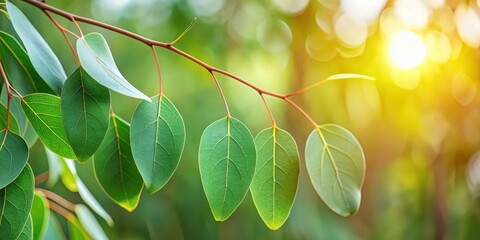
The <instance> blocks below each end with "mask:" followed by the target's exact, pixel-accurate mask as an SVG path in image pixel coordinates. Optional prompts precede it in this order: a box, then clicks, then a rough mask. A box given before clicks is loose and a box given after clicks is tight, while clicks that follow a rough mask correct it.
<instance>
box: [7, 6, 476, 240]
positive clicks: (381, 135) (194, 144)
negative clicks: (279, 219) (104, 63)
mask: <svg viewBox="0 0 480 240" xmlns="http://www.w3.org/2000/svg"><path fill="white" fill-rule="evenodd" d="M15 3H16V4H17V6H19V7H20V8H21V9H22V10H23V11H24V12H26V13H27V16H28V17H29V18H30V20H31V21H32V22H33V23H34V25H35V26H36V27H37V28H38V29H39V31H40V32H41V33H42V35H43V36H44V37H45V38H46V39H47V41H48V42H49V43H50V45H51V46H52V48H53V49H54V51H55V52H56V54H57V55H58V56H59V58H60V59H61V61H62V63H63V64H64V67H65V69H66V71H67V72H72V71H73V70H74V68H75V66H76V64H75V61H74V58H73V57H72V55H71V53H70V51H69V49H68V46H67V44H66V43H65V41H64V39H63V38H62V36H61V34H60V32H59V31H58V30H57V29H56V28H55V26H54V25H53V24H52V23H51V22H49V21H48V19H47V18H46V17H45V16H44V15H43V14H42V13H41V12H40V11H39V10H38V9H35V8H34V7H31V6H28V5H27V4H23V3H21V1H15ZM48 3H49V4H51V5H53V6H56V7H58V8H60V9H63V10H66V11H69V12H73V13H76V14H79V15H83V16H87V17H91V18H94V19H96V20H100V21H104V22H106V23H109V24H113V25H115V26H119V27H121V28H125V29H127V30H130V31H133V32H136V33H139V34H141V35H144V36H146V37H149V38H153V39H156V40H160V41H164V42H169V41H172V40H173V39H175V38H176V37H177V36H178V35H179V34H180V33H181V32H183V30H184V29H185V28H186V27H187V26H188V25H189V23H190V22H191V21H192V20H193V18H194V17H197V22H196V23H195V25H194V27H193V28H192V29H191V31H190V32H189V33H188V34H187V35H186V36H185V37H184V38H182V39H181V40H180V41H179V42H178V43H177V44H176V46H177V47H178V48H180V49H182V50H184V51H186V52H188V53H190V54H192V55H193V56H195V57H198V58H199V59H201V60H203V61H205V62H206V63H209V64H211V65H214V66H217V67H219V68H222V69H225V70H228V71H230V72H232V73H234V74H237V75H239V76H241V77H243V78H245V79H247V80H248V81H250V82H251V83H254V84H256V85H258V86H261V87H263V88H265V89H268V90H271V91H275V92H279V93H287V92H290V91H293V90H295V89H299V88H301V87H304V86H306V85H309V84H312V83H315V82H317V81H319V80H321V79H323V78H325V77H327V76H329V75H332V74H337V73H360V74H366V75H369V76H373V77H375V78H376V81H365V80H346V81H334V82H329V83H326V84H323V85H321V86H320V87H318V88H315V89H313V90H311V91H309V92H307V93H304V94H302V95H299V96H295V97H294V98H293V100H294V101H295V102H297V103H298V105H300V106H302V107H303V108H304V109H305V110H306V111H307V112H308V113H309V114H311V115H312V116H313V118H314V119H315V120H316V121H317V122H318V123H336V124H339V125H342V126H344V127H346V128H348V129H349V130H350V131H352V132H353V133H354V134H355V135H356V136H357V138H358V139H359V141H360V143H361V144H362V146H363V148H364V151H365V155H366V159H367V169H366V178H365V183H364V188H363V190H362V204H361V207H360V210H359V212H358V214H357V215H356V216H354V217H349V218H343V217H340V216H337V215H335V214H334V213H333V212H331V211H330V210H329V209H328V208H327V207H326V206H325V205H324V204H323V203H322V201H321V199H320V198H319V197H318V196H317V194H316V193H315V191H314V189H313V187H312V185H311V183H310V180H309V178H308V175H307V172H306V169H305V166H304V161H303V149H304V146H305V141H306V138H307V136H308V134H309V133H310V131H311V130H312V126H311V125H309V123H308V121H307V120H306V119H305V118H304V117H303V116H302V115H301V114H300V113H298V112H297V111H296V110H295V109H293V108H291V107H290V106H288V105H287V104H286V103H284V102H282V101H279V100H277V99H273V98H268V99H267V100H268V102H269V103H270V105H271V107H272V109H273V112H274V115H275V117H276V119H277V121H278V125H279V126H280V127H281V128H284V129H286V130H287V131H289V132H291V133H292V134H293V136H294V138H295V139H296V140H297V143H298V146H299V149H300V153H301V156H302V161H301V165H302V167H301V173H300V181H299V188H298V193H297V198H296V201H295V203H294V206H293V210H292V212H291V216H290V218H289V219H288V221H287V222H286V223H285V225H284V226H283V227H282V228H281V229H280V230H278V231H275V232H273V231H270V230H268V229H267V227H266V226H265V225H264V224H263V222H262V221H261V219H260V217H259V216H258V214H257V213H256V210H255V207H254V205H253V202H252V200H251V196H250V195H249V194H248V195H247V197H246V198H245V201H244V202H243V203H242V205H241V206H240V207H239V209H238V210H237V211H236V212H235V213H234V214H233V216H232V217H231V218H230V219H228V220H227V221H226V222H222V223H217V222H215V221H214V220H213V217H212V215H211V213H210V210H209V207H208V204H207V201H206V198H205V195H204V193H203V189H202V186H201V182H200V175H199V172H198V160H197V152H198V145H199V140H200V136H201V133H202V131H203V130H204V128H205V127H206V126H207V125H208V124H210V123H211V122H213V121H214V120H216V119H218V118H221V117H224V116H225V111H224V109H223V105H222V102H221V98H220V96H219V94H218V91H217V89H216V87H215V85H214V82H213V80H212V79H211V77H210V76H209V74H208V72H206V71H205V70H204V69H202V68H201V67H199V66H197V65H195V64H194V63H192V62H190V61H188V60H186V59H184V58H182V57H180V56H178V55H175V54H172V53H171V52H169V51H167V50H161V49H159V51H158V53H159V58H160V64H161V68H162V74H163V77H164V84H165V85H164V90H165V94H166V95H167V96H169V98H170V99H171V100H172V101H173V102H174V103H175V104H176V106H177V108H178V109H179V110H180V112H181V113H182V115H183V117H184V120H185V123H186V128H187V142H186V146H185V151H184V154H183V157H182V160H181V163H180V166H179V168H178V170H177V171H176V173H175V175H174V176H173V178H172V179H171V181H170V182H169V183H168V184H167V185H166V186H165V187H164V188H163V189H162V190H161V191H160V192H158V193H156V194H155V195H153V196H147V195H146V194H144V195H143V196H142V198H141V201H140V204H139V206H138V208H137V209H136V210H135V211H134V212H133V213H128V212H126V211H125V210H123V209H121V208H120V207H118V206H117V205H116V204H115V203H113V202H112V201H111V200H110V199H109V198H108V197H107V196H106V195H105V194H104V193H103V192H102V191H101V189H100V187H99V186H98V184H97V183H96V181H95V178H94V175H93V170H92V164H91V162H89V163H87V164H85V165H82V166H77V168H78V171H79V174H80V176H81V178H82V179H83V180H84V182H85V183H86V185H87V186H88V187H89V189H90V190H91V191H92V193H93V194H94V195H95V197H96V198H97V199H98V200H99V201H100V203H101V205H102V206H103V207H104V208H105V209H106V210H107V211H108V212H109V213H110V214H111V215H112V217H113V219H114V221H115V226H114V227H112V228H110V227H108V226H107V225H106V224H105V222H104V221H103V220H101V219H99V222H100V223H101V224H102V225H103V227H104V229H105V231H106V232H107V234H108V235H109V236H110V237H111V238H112V239H478V238H479V234H478V227H479V226H480V202H479V200H478V196H479V195H480V154H478V153H477V151H478V150H480V134H479V133H480V111H479V110H480V109H479V106H480V98H479V94H478V83H479V79H480V75H479V63H480V61H479V60H480V59H479V58H480V52H479V50H478V47H479V45H480V1H474V0H471V1H464V0H463V1H462V0H394V1H388V0H368V1H363V0H265V1H255V0H81V1H80V0H77V1H61V0H48ZM57 19H58V20H59V21H60V23H62V24H64V26H67V27H69V28H70V29H72V30H75V28H74V26H73V24H71V23H69V22H68V21H65V20H64V19H61V18H57ZM2 21H3V23H1V24H2V25H3V26H6V25H7V24H6V21H4V18H2ZM81 27H82V29H83V32H84V33H86V32H91V31H98V32H101V33H102V34H103V35H104V36H105V37H106V39H107V41H108V42H109V44H110V47H111V50H112V52H113V54H114V57H115V59H116V61H117V64H118V66H119V68H120V69H121V71H122V73H123V74H124V75H125V77H126V78H127V79H129V81H130V82H132V84H133V85H135V86H136V87H138V88H139V89H140V90H141V91H143V92H145V93H147V94H148V95H154V94H156V93H157V91H158V84H157V76H156V69H155V63H154V60H153V56H152V54H151V51H150V49H149V48H148V47H146V46H145V45H143V44H140V43H138V42H136V41H134V40H132V39H129V38H126V37H124V36H121V35H119V34H116V33H113V32H109V31H106V30H103V29H100V28H96V27H92V26H88V25H85V24H81ZM402 31H403V33H405V31H408V32H407V33H408V34H407V35H409V36H414V37H413V39H414V40H413V42H412V41H410V40H411V39H410V38H398V37H395V36H397V34H398V32H402ZM419 40H420V41H419ZM394 42H396V44H394ZM412 46H413V49H412ZM394 52H396V53H394ZM402 53H406V55H407V57H402V56H401V55H402ZM408 53H412V54H411V56H410V55H408ZM395 54H397V55H395ZM398 54H400V56H398ZM408 56H410V57H412V58H409V57H408ZM398 58H400V60H398ZM399 61H400V62H399ZM402 63H403V65H402ZM405 65H408V66H405ZM219 80H220V83H221V85H222V87H223V88H224V91H225V94H226V96H227V99H228V103H229V105H230V108H231V112H232V114H233V116H235V117H236V118H238V119H241V120H242V121H243V122H245V123H246V125H247V126H248V127H249V128H250V130H251V131H252V133H253V134H254V135H256V134H257V133H258V132H259V131H260V130H261V129H263V128H267V127H269V125H270V121H269V119H268V115H267V112H266V110H265V108H264V106H263V105H262V102H261V99H260V98H259V96H258V94H257V93H256V92H254V91H252V90H251V89H249V88H248V87H245V86H243V85H241V84H239V83H238V82H235V81H233V80H231V79H227V78H224V77H219ZM137 104H138V101H137V100H134V99H131V98H127V97H123V96H120V95H118V94H113V106H114V110H115V112H116V113H117V114H118V115H120V116H121V117H122V118H124V119H127V120H130V118H131V116H132V113H133V111H134V109H135V107H136V105H137ZM30 162H31V164H32V166H33V168H34V171H35V173H36V174H40V173H42V172H44V171H45V170H47V168H48V166H47V160H46V156H45V153H44V150H43V146H42V145H41V144H40V143H39V142H38V143H37V144H36V145H35V146H34V148H33V151H32V154H31V160H30ZM53 191H55V192H57V193H59V194H60V195H62V196H64V197H65V198H67V199H69V200H71V201H72V202H75V203H79V202H81V199H80V198H79V196H78V194H76V193H71V192H69V191H68V190H66V189H65V187H64V186H63V185H62V184H61V183H58V184H57V185H56V186H55V187H54V188H53ZM58 219H59V221H60V224H62V225H63V226H65V221H64V220H63V219H62V218H61V217H59V218H58Z"/></svg>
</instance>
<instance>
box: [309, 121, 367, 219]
mask: <svg viewBox="0 0 480 240" xmlns="http://www.w3.org/2000/svg"><path fill="white" fill-rule="evenodd" d="M305 159H306V165H307V170H308V174H309V175H310V180H311V181H312V184H313V186H314V188H315V190H316V191H317V193H318V195H320V197H321V198H322V199H323V201H324V202H325V204H326V205H327V206H328V207H329V208H330V209H332V210H333V211H334V212H336V213H337V214H339V215H341V216H350V215H354V214H355V213H356V212H357V210H358V208H359V206H360V199H361V192H360V190H361V187H362V184H363V178H364V176H365V156H364V154H363V150H362V147H361V146H360V143H359V142H358V141H357V139H356V138H355V137H354V136H353V134H352V133H350V132H349V131H348V130H346V129H344V128H342V127H340V126H337V125H334V124H325V125H322V126H319V127H317V128H316V129H315V130H313V131H312V133H311V134H310V136H309V137H308V140H307V144H306V147H305Z"/></svg>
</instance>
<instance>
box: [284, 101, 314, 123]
mask: <svg viewBox="0 0 480 240" xmlns="http://www.w3.org/2000/svg"><path fill="white" fill-rule="evenodd" d="M285 101H286V102H288V103H289V104H290V105H292V106H293V107H294V108H296V109H297V110H298V111H299V112H300V113H302V114H303V116H305V118H307V119H308V121H309V122H310V123H311V124H312V125H313V127H315V128H317V127H318V124H317V123H316V122H315V121H314V120H313V118H312V117H310V115H308V114H307V113H306V112H305V111H304V110H303V109H302V108H301V107H300V106H298V105H297V104H296V103H294V102H293V101H292V100H290V99H289V98H285Z"/></svg>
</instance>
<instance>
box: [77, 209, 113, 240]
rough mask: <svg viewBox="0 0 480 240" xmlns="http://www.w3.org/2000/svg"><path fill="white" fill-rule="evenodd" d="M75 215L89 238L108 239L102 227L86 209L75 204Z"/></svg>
mask: <svg viewBox="0 0 480 240" xmlns="http://www.w3.org/2000/svg"><path fill="white" fill-rule="evenodd" d="M75 213H76V214H77V217H78V220H79V221H80V223H81V224H82V226H83V227H84V229H85V230H86V231H87V232H88V233H89V234H90V236H94V237H95V239H98V240H102V239H108V238H107V235H105V232H104V231H103V229H102V227H101V226H100V224H99V223H98V222H97V219H96V218H95V216H93V214H92V213H91V212H90V210H88V208H87V207H85V206H84V205H82V204H77V205H76V206H75Z"/></svg>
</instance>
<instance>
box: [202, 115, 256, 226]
mask: <svg viewBox="0 0 480 240" xmlns="http://www.w3.org/2000/svg"><path fill="white" fill-rule="evenodd" d="M256 158H257V157H256V151H255V143H254V140H253V137H252V134H251V133H250V131H249V130H248V128H247V127H246V126H245V125H244V124H243V123H242V122H240V121H239V120H237V119H235V118H231V117H226V118H222V119H219V120H217V121H215V122H214V123H212V124H210V125H209V126H208V127H207V128H206V129H205V131H204V132H203V134H202V138H201V140H200V148H199V166H200V176H201V179H202V184H203V188H204V190H205V194H206V196H207V200H208V203H209V204H210V208H211V210H212V213H213V216H214V218H215V220H217V221H224V220H226V219H227V218H228V217H230V215H232V213H233V212H234V211H235V209H237V207H238V206H239V205H240V203H241V202H242V201H243V199H244V198H245V195H246V194H247V192H248V189H249V187H250V184H251V182H252V178H253V174H254V172H255V162H256Z"/></svg>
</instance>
